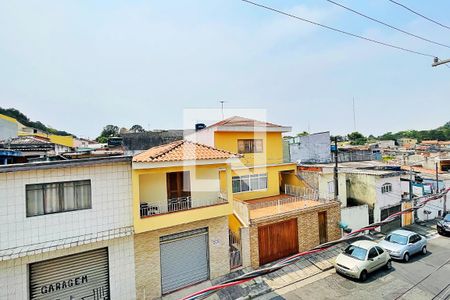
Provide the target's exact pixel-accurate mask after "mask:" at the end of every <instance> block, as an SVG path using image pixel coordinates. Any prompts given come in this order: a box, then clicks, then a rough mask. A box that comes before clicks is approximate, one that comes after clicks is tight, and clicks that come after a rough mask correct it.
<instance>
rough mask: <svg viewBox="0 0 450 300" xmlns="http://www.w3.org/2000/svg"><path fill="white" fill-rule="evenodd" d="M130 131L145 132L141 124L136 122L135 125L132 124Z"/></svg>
mask: <svg viewBox="0 0 450 300" xmlns="http://www.w3.org/2000/svg"><path fill="white" fill-rule="evenodd" d="M130 131H131V132H134V133H136V132H145V129H144V127H142V126H141V125H138V124H136V125H133V126H131V127H130Z"/></svg>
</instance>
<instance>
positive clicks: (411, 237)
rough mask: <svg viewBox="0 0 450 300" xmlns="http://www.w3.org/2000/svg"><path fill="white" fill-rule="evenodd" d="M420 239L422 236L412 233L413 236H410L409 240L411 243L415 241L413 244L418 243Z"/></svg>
mask: <svg viewBox="0 0 450 300" xmlns="http://www.w3.org/2000/svg"><path fill="white" fill-rule="evenodd" d="M420 240H421V238H420V236H419V235H417V234H414V235H412V236H410V237H409V242H410V243H413V244H415V243H417V242H418V241H420Z"/></svg>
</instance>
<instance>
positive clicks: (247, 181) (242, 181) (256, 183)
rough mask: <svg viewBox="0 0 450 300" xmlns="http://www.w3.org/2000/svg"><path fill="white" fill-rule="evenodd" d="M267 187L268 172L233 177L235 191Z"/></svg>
mask: <svg viewBox="0 0 450 300" xmlns="http://www.w3.org/2000/svg"><path fill="white" fill-rule="evenodd" d="M264 189H267V174H255V175H245V176H234V177H233V193H240V192H249V191H256V190H264Z"/></svg>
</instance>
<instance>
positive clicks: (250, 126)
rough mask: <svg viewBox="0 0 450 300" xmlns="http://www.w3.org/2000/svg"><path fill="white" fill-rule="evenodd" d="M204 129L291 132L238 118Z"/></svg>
mask: <svg viewBox="0 0 450 300" xmlns="http://www.w3.org/2000/svg"><path fill="white" fill-rule="evenodd" d="M206 128H219V129H222V130H224V131H236V130H232V129H233V128H234V129H237V130H239V129H240V131H242V129H243V128H244V129H245V131H254V130H255V128H264V130H266V131H275V132H289V131H291V127H287V126H282V125H277V124H274V123H269V122H265V121H258V120H254V119H249V118H244V117H239V116H233V117H230V118H227V119H225V120H222V121H219V122H217V123H214V124H212V125H210V126H208V127H206Z"/></svg>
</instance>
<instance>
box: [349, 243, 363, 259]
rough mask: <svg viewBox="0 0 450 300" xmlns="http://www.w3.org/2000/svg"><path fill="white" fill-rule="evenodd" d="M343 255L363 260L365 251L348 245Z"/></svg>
mask: <svg viewBox="0 0 450 300" xmlns="http://www.w3.org/2000/svg"><path fill="white" fill-rule="evenodd" d="M344 253H345V255H348V256H351V257H354V258H356V259H359V260H364V259H365V258H366V254H367V250H366V249H363V248H360V247H357V246H354V245H350V246H348V247H347V248H345V250H344Z"/></svg>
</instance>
